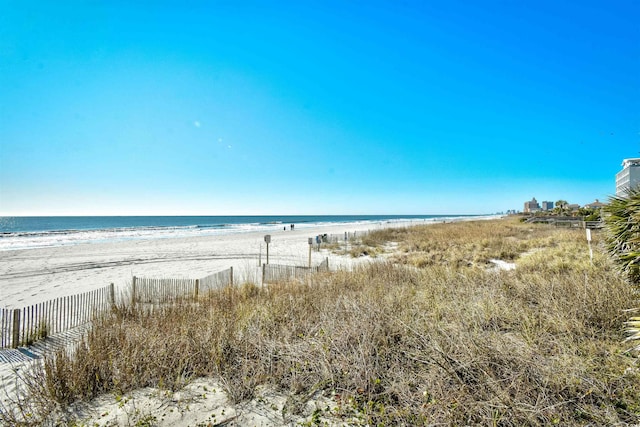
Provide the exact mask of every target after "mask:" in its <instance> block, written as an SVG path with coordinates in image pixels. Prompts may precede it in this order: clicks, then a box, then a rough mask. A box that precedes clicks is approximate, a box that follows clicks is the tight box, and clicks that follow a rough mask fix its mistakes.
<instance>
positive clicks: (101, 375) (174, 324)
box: [2, 221, 640, 426]
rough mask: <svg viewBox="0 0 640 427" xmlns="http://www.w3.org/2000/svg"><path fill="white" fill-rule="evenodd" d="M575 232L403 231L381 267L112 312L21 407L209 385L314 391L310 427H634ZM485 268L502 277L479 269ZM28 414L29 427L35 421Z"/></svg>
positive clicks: (613, 332)
mask: <svg viewBox="0 0 640 427" xmlns="http://www.w3.org/2000/svg"><path fill="white" fill-rule="evenodd" d="M582 233H583V231H582V230H556V229H553V228H549V227H546V226H530V225H524V224H518V223H515V222H511V221H491V222H478V223H457V224H445V225H441V226H440V225H436V226H428V227H416V228H415V229H414V228H412V229H407V230H402V231H393V232H388V234H387V235H386V237H385V238H383V239H381V241H388V240H393V241H396V242H399V243H400V248H401V249H400V250H401V252H400V253H399V254H398V255H397V257H395V258H394V262H390V261H387V262H378V263H374V264H372V265H369V266H366V267H362V268H360V269H358V270H357V271H355V272H350V273H349V272H336V273H331V274H326V275H317V276H314V277H313V279H312V280H311V283H308V284H305V285H300V284H298V283H282V284H279V285H274V286H271V287H269V288H268V289H259V288H257V287H255V286H252V285H245V286H243V287H241V288H232V289H224V290H222V291H219V292H215V293H213V294H211V295H209V298H208V299H206V300H202V301H201V302H200V303H198V304H195V303H193V302H184V303H182V304H178V305H175V306H168V307H163V308H161V309H158V310H156V311H154V312H145V311H144V310H142V309H141V308H140V307H137V308H135V307H133V308H132V307H121V308H120V309H119V310H116V311H114V313H113V314H112V315H110V316H108V317H105V318H103V319H101V320H100V321H99V322H97V323H96V325H95V327H94V328H93V330H92V332H91V333H90V334H89V335H88V336H87V337H86V338H85V340H84V341H83V343H82V344H81V345H80V347H79V348H78V350H77V351H76V352H75V354H74V355H73V356H70V355H67V354H64V353H59V354H57V355H55V356H53V357H49V358H47V359H46V360H45V363H44V370H43V371H40V372H35V373H33V374H32V375H33V376H32V377H31V380H30V384H31V397H28V398H27V400H25V402H27V401H28V399H31V402H42V401H43V400H49V401H55V402H57V403H58V405H60V406H59V407H65V405H68V404H69V403H70V402H73V401H76V400H87V399H91V398H93V397H95V396H97V395H99V394H100V393H105V392H108V393H119V394H122V393H126V392H128V391H130V390H132V389H135V388H140V387H144V386H149V385H153V386H160V387H164V388H167V389H171V390H173V389H177V388H180V387H181V386H182V385H183V384H184V383H185V382H186V381H189V380H190V379H192V378H195V377H199V376H216V377H219V378H221V380H222V382H223V383H224V384H226V389H227V392H228V393H229V395H230V396H231V398H232V399H234V400H237V401H238V400H243V399H247V398H250V397H251V396H252V395H253V391H254V389H255V387H256V386H257V385H259V384H269V385H271V386H273V387H275V388H277V389H280V390H286V391H288V392H289V393H290V395H291V399H290V402H291V404H290V405H289V406H288V407H287V408H286V409H287V410H288V411H291V412H296V411H298V410H299V408H300V407H301V406H300V405H301V403H302V402H304V401H306V400H307V399H308V398H309V396H311V395H313V394H314V393H315V392H318V391H322V392H324V393H330V394H331V395H333V396H334V397H335V399H336V402H337V404H336V406H335V407H334V408H330V411H329V412H330V414H325V415H330V416H331V417H333V419H335V420H340V419H349V420H350V422H351V423H356V422H361V423H362V424H369V425H431V424H448V425H469V424H472V425H502V426H510V425H514V426H515V425H518V426H520V425H550V424H557V425H589V424H590V425H611V424H616V423H638V422H640V389H638V387H637V384H638V381H639V380H640V373H639V370H638V367H637V359H635V358H634V357H632V356H631V355H629V354H628V353H626V352H625V351H624V350H625V347H624V346H623V344H621V341H622V339H623V334H622V326H623V321H624V320H626V317H627V316H626V315H625V314H624V313H623V312H622V310H623V309H626V308H629V307H632V306H634V305H637V299H636V294H635V293H634V289H632V288H631V287H630V286H629V285H628V284H627V283H625V282H624V280H623V279H622V278H620V277H619V276H618V275H617V274H616V273H615V271H614V269H613V268H612V266H611V265H610V264H609V262H608V260H607V259H606V258H605V257H604V256H602V255H598V256H596V259H595V263H594V266H591V265H590V262H589V259H588V253H587V249H586V242H585V241H584V237H583V234H582ZM373 239H379V237H376V236H374V237H373ZM375 244H378V243H375ZM534 250H535V251H534ZM596 252H597V253H598V251H597V250H596ZM525 253H526V254H528V255H523V254H525ZM585 257H586V259H585ZM491 258H501V259H506V260H515V261H516V262H517V263H518V264H519V268H518V269H517V270H515V271H510V272H490V271H487V270H486V268H485V267H486V265H485V263H486V261H487V260H488V259H491ZM425 260H426V261H425ZM404 264H408V265H404ZM415 267H420V268H415ZM25 405H26V404H25ZM34 405H35V404H34ZM35 406H38V405H35ZM43 406H44V405H42V404H40V406H39V407H40V408H42V407H43ZM24 408H27V406H25V407H24ZM37 409H38V408H37V407H33V408H32V409H30V410H31V413H32V414H33V415H32V416H31V420H33V423H34V424H35V423H36V422H42V420H43V419H45V418H46V417H47V416H48V414H47V413H46V412H47V411H51V410H52V408H51V407H49V408H46V410H44V412H42V411H43V410H42V409H41V412H38V411H37ZM24 410H26V409H24ZM24 410H23V412H24ZM2 416H3V417H4V419H5V421H7V420H9V418H10V415H9V414H8V412H6V411H4V412H3V413H2ZM11 421H12V422H17V418H15V417H14V418H11ZM27 421H28V420H25V425H26V424H28V422H27Z"/></svg>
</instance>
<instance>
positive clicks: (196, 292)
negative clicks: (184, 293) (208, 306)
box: [193, 279, 200, 299]
mask: <svg viewBox="0 0 640 427" xmlns="http://www.w3.org/2000/svg"><path fill="white" fill-rule="evenodd" d="M199 293H200V279H196V284H195V289H194V292H193V297H194V298H195V299H198V294H199Z"/></svg>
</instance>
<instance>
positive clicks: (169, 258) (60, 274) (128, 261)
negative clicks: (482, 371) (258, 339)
mask: <svg viewBox="0 0 640 427" xmlns="http://www.w3.org/2000/svg"><path fill="white" fill-rule="evenodd" d="M399 225H401V224H398V223H393V226H399ZM385 226H389V224H388V223H384V222H381V223H377V224H371V223H368V224H350V225H348V226H345V225H344V224H341V225H324V226H317V227H313V228H304V229H300V230H298V229H294V231H291V230H289V229H288V228H287V230H286V231H285V230H280V231H277V232H275V233H271V236H272V237H271V243H270V245H269V262H270V263H272V264H286V265H307V264H308V262H309V261H308V260H309V244H308V238H309V237H313V236H316V235H318V234H325V233H326V234H344V232H354V231H355V232H362V231H365V230H370V229H375V228H382V227H385ZM283 228H284V227H283ZM325 257H329V262H330V265H331V266H332V267H338V266H349V265H350V264H352V263H353V262H358V261H357V260H350V259H348V258H345V257H339V256H335V255H331V254H329V253H326V252H317V251H315V250H314V251H312V264H313V265H317V264H319V263H320V262H321V261H322V260H323V259H324V258H325ZM260 262H262V263H264V262H266V244H265V242H264V233H262V232H247V233H236V234H226V235H217V236H198V237H182V238H157V239H146V240H125V241H118V242H106V243H105V242H103V243H84V244H76V245H68V246H58V247H48V248H36V249H24V250H9V251H3V252H1V253H0V306H1V307H3V308H20V307H24V306H28V305H31V304H37V303H40V302H44V301H48V300H51V299H53V298H57V297H61V296H67V295H74V294H78V293H81V292H86V291H90V290H93V289H98V288H101V287H104V286H107V285H108V284H110V283H114V284H115V286H116V289H118V288H123V287H125V286H126V285H127V284H128V283H129V282H130V281H131V278H132V276H136V277H154V278H168V277H170V278H192V279H197V278H202V277H205V276H207V275H209V274H212V273H215V272H218V271H222V270H225V269H228V268H229V267H233V269H234V277H235V278H236V282H241V281H244V280H255V279H256V274H257V268H258V267H259V265H260Z"/></svg>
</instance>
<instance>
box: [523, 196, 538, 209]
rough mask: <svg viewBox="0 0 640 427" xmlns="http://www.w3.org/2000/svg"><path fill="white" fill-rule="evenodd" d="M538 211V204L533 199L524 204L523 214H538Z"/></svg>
mask: <svg viewBox="0 0 640 427" xmlns="http://www.w3.org/2000/svg"><path fill="white" fill-rule="evenodd" d="M539 210H540V205H539V204H538V201H537V200H536V198H535V197H534V198H533V199H531V200H530V201H528V202H524V211H525V212H527V213H530V212H538V211H539Z"/></svg>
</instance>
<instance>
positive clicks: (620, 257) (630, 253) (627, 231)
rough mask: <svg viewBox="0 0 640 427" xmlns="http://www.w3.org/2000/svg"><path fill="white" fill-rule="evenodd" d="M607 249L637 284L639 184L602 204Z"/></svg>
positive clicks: (639, 278) (639, 268)
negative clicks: (603, 205)
mask: <svg viewBox="0 0 640 427" xmlns="http://www.w3.org/2000/svg"><path fill="white" fill-rule="evenodd" d="M603 210H604V213H605V215H604V222H605V226H606V228H607V249H608V250H609V252H610V253H611V255H612V256H613V257H614V259H615V260H616V262H617V263H618V264H619V265H620V267H621V268H622V271H623V272H624V273H625V274H626V275H627V276H628V277H629V280H631V282H632V283H635V284H640V186H636V187H634V188H632V189H629V190H627V191H626V197H625V196H622V197H620V196H612V197H610V199H609V204H608V205H606V206H605V207H604V208H603Z"/></svg>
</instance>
